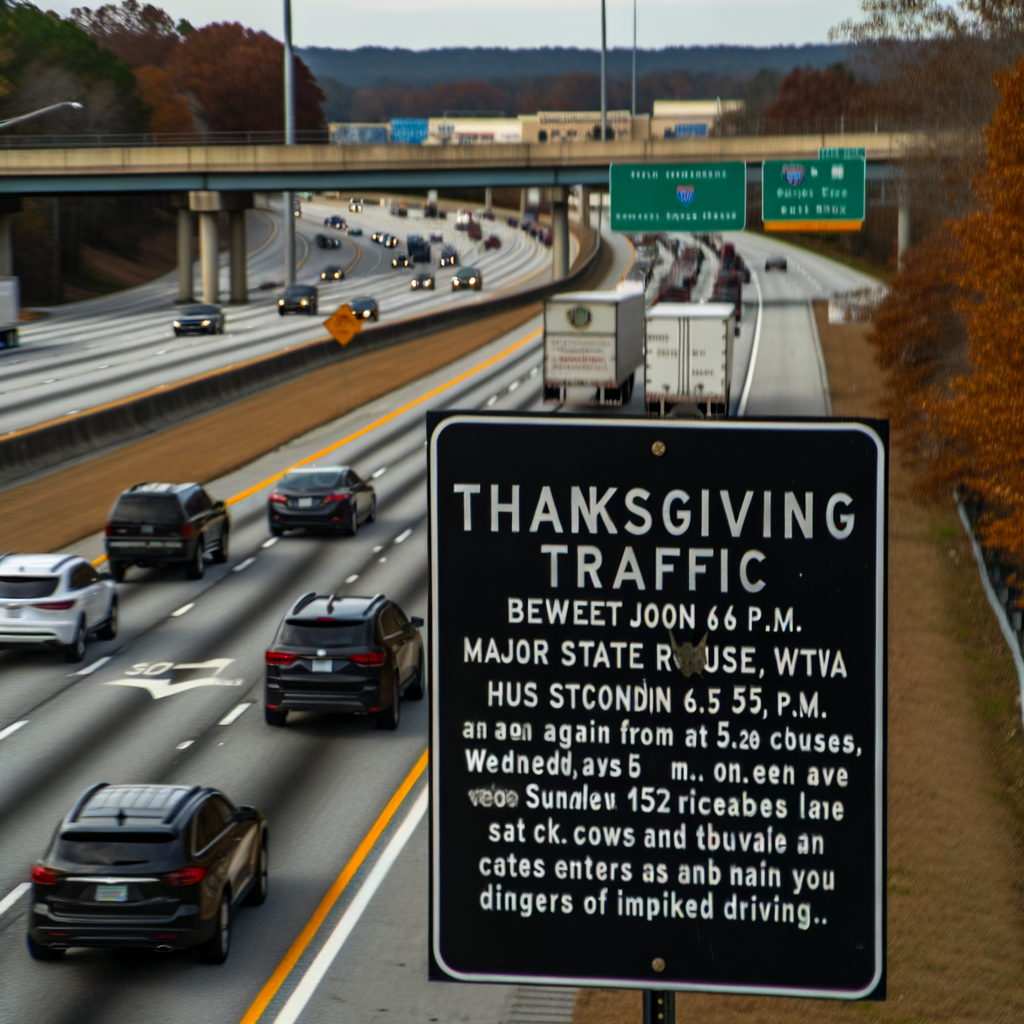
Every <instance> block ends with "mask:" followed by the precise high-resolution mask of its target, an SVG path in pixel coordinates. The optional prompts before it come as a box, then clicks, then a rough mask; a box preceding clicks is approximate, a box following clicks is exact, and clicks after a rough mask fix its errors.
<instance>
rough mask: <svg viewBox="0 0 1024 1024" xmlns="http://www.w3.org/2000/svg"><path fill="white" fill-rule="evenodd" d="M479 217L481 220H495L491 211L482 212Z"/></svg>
mask: <svg viewBox="0 0 1024 1024" xmlns="http://www.w3.org/2000/svg"><path fill="white" fill-rule="evenodd" d="M480 217H481V219H482V220H495V219H496V218H495V216H494V211H493V210H484V212H483V213H481V214H480Z"/></svg>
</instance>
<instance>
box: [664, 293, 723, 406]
mask: <svg viewBox="0 0 1024 1024" xmlns="http://www.w3.org/2000/svg"><path fill="white" fill-rule="evenodd" d="M734 325H735V308H734V307H733V306H732V305H731V304H730V303H727V302H707V303H703V302H697V303H694V302H659V303H658V304H657V305H655V306H652V307H651V308H650V309H649V310H648V311H647V325H646V326H647V360H646V402H647V412H648V413H649V414H650V415H651V416H667V415H668V414H669V413H671V412H672V409H673V407H675V406H677V405H691V406H692V405H696V406H697V407H698V408H699V409H700V411H701V412H702V413H703V414H704V415H705V416H707V417H709V418H711V419H720V418H721V417H724V416H727V415H728V413H729V381H730V378H731V376H732V347H733V337H734Z"/></svg>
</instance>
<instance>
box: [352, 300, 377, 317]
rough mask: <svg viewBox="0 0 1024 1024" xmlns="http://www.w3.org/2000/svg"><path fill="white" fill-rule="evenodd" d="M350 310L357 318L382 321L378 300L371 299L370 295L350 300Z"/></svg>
mask: <svg viewBox="0 0 1024 1024" xmlns="http://www.w3.org/2000/svg"><path fill="white" fill-rule="evenodd" d="M348 308H349V309H351V310H352V312H353V313H355V315H356V316H359V317H362V318H363V319H364V320H374V321H376V320H379V319H380V309H379V307H378V306H377V300H376V299H371V298H370V296H369V295H358V296H356V298H354V299H349V300H348Z"/></svg>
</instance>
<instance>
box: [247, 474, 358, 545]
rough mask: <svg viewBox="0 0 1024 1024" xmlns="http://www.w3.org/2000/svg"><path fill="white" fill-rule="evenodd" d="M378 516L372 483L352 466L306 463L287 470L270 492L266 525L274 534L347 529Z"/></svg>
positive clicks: (351, 529)
mask: <svg viewBox="0 0 1024 1024" xmlns="http://www.w3.org/2000/svg"><path fill="white" fill-rule="evenodd" d="M376 518H377V495H376V494H375V493H374V490H373V485H372V484H370V483H367V482H366V481H364V480H363V479H361V478H360V476H359V474H358V473H356V471H355V470H354V469H352V468H351V467H350V466H305V467H303V468H302V469H293V470H292V471H291V472H290V473H287V474H286V475H285V476H284V477H283V478H282V479H281V480H280V481H279V482H278V484H277V486H276V487H275V488H274V489H273V490H272V491H271V492H270V497H269V499H268V500H267V525H268V526H269V527H270V532H271V533H272V534H273V535H274V536H275V537H280V536H281V535H282V534H283V533H284V531H285V530H292V529H296V528H302V529H307V530H334V531H338V530H344V531H346V532H347V533H350V534H353V535H354V534H355V533H356V531H357V530H358V529H359V524H360V523H363V522H366V523H372V522H373V521H374V520H375V519H376Z"/></svg>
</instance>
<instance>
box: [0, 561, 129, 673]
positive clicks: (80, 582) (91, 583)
mask: <svg viewBox="0 0 1024 1024" xmlns="http://www.w3.org/2000/svg"><path fill="white" fill-rule="evenodd" d="M90 636H95V637H97V638H98V639H100V640H113V638H114V637H115V636H117V587H116V586H115V585H114V581H113V580H112V579H111V578H110V576H109V575H107V574H103V575H101V574H100V573H98V572H97V571H96V570H95V569H94V568H93V567H92V565H91V563H89V562H87V561H86V560H85V559H84V558H81V557H79V556H78V555H18V554H15V553H13V552H11V553H10V554H6V555H2V556H0V645H2V646H16V645H17V646H20V645H23V644H47V645H49V646H51V647H59V648H60V649H61V650H63V652H64V660H65V661H71V662H75V661H81V660H82V659H83V658H84V657H85V642H86V639H87V638H88V637H90Z"/></svg>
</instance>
